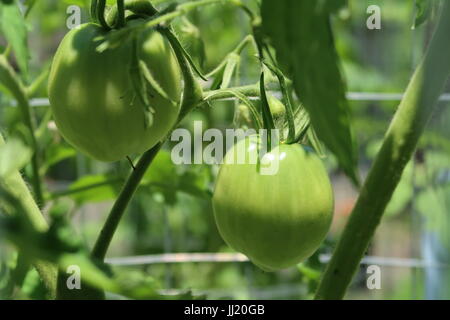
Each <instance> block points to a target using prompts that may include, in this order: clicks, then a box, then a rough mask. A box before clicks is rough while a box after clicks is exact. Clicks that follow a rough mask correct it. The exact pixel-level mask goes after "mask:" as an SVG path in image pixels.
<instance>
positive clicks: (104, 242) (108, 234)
mask: <svg viewBox="0 0 450 320" xmlns="http://www.w3.org/2000/svg"><path fill="white" fill-rule="evenodd" d="M162 145H163V142H160V143H158V144H157V145H156V146H154V147H153V148H152V149H150V150H148V151H147V152H145V153H144V154H143V155H142V157H141V159H140V160H139V162H138V163H137V165H136V167H135V169H134V170H133V171H132V173H131V175H130V176H129V178H128V180H127V182H126V183H125V185H124V186H123V188H122V190H121V192H120V194H119V196H118V198H117V200H116V202H115V203H114V205H113V207H112V209H111V212H110V213H109V215H108V218H107V219H106V222H105V225H104V226H103V228H102V230H101V232H100V235H99V237H98V239H97V241H96V243H95V245H94V248H93V250H92V253H91V256H92V257H94V258H97V259H99V260H100V261H103V260H104V259H105V256H106V252H107V251H108V248H109V245H110V243H111V240H112V238H113V236H114V233H115V231H116V229H117V227H118V225H119V222H120V220H121V219H122V216H123V214H124V212H125V209H126V208H127V206H128V203H129V202H130V200H131V198H132V197H133V194H134V192H135V191H136V189H137V188H138V186H139V183H140V182H141V180H142V177H143V176H144V174H145V171H147V168H148V167H149V166H150V164H151V163H152V161H153V159H155V157H156V155H157V154H158V152H159V150H160V149H161V147H162Z"/></svg>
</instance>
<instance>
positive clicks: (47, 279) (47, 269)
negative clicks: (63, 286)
mask: <svg viewBox="0 0 450 320" xmlns="http://www.w3.org/2000/svg"><path fill="white" fill-rule="evenodd" d="M2 144H4V140H3V137H2V135H1V134H0V145H2ZM1 183H2V185H3V186H4V188H6V189H7V190H9V192H11V194H13V195H15V196H16V197H17V199H20V202H21V205H22V207H23V208H24V209H25V210H24V212H23V214H25V216H26V218H27V219H28V220H29V221H30V222H31V224H32V225H33V226H34V227H35V228H36V230H38V231H46V230H47V229H48V224H47V221H45V219H44V217H43V215H42V213H41V211H40V210H39V208H38V206H37V205H36V202H35V201H34V199H33V196H32V195H31V192H30V190H28V187H27V185H26V183H25V181H24V180H23V178H22V176H21V175H20V173H19V172H18V171H17V172H14V173H12V174H10V175H9V176H8V177H7V178H6V179H4V180H2V181H1ZM0 206H1V203H0ZM32 263H33V265H34V267H35V268H36V270H37V271H38V273H39V275H40V276H41V278H42V280H43V281H44V284H45V286H46V287H47V289H48V290H49V291H50V293H51V295H52V296H54V294H55V291H56V267H55V266H53V265H52V264H50V263H48V262H45V261H33V262H32Z"/></svg>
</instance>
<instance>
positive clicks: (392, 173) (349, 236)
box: [316, 1, 450, 299]
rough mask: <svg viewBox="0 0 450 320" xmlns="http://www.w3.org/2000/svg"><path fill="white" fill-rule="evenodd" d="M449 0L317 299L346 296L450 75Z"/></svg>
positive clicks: (327, 271)
mask: <svg viewBox="0 0 450 320" xmlns="http://www.w3.org/2000/svg"><path fill="white" fill-rule="evenodd" d="M449 34H450V1H445V2H444V5H443V11H442V15H441V18H440V20H439V23H438V26H437V29H436V32H435V34H434V36H433V38H432V40H431V43H430V46H429V48H428V51H427V53H426V54H425V56H424V58H423V60H422V62H421V63H420V65H419V66H418V68H417V69H416V71H415V73H414V75H413V77H412V79H411V81H410V83H409V86H408V88H407V90H406V93H405V96H404V98H403V100H402V101H401V103H400V105H399V108H398V110H397V112H396V115H395V117H394V119H393V120H392V123H391V125H390V127H389V129H388V131H387V133H386V136H385V138H384V141H383V145H382V147H381V150H380V151H379V153H378V155H377V157H376V159H375V161H374V163H373V166H372V168H371V170H370V172H369V175H368V177H367V179H366V182H365V184H364V186H363V188H362V190H361V193H360V195H359V198H358V201H357V202H356V205H355V208H354V209H353V212H352V214H351V216H350V218H349V221H348V223H347V225H346V227H345V229H344V232H343V234H342V236H341V238H340V240H339V242H338V244H337V246H336V249H335V250H334V254H333V256H332V259H331V261H330V263H329V264H328V266H327V268H326V270H325V273H324V275H323V278H322V280H321V282H320V284H319V287H318V290H317V293H316V299H342V298H343V297H344V295H345V292H346V290H347V287H348V286H349V284H350V282H351V280H352V278H353V275H354V274H355V272H356V270H357V269H358V266H359V263H360V261H361V259H362V257H363V255H364V253H365V251H366V249H367V247H368V246H369V243H370V241H371V239H372V237H373V235H374V233H375V230H376V228H377V226H378V224H379V223H380V220H381V217H382V215H383V212H384V210H385V208H386V206H387V204H388V202H389V200H390V199H391V196H392V194H393V192H394V190H395V188H396V186H397V184H398V182H399V180H400V178H401V175H402V172H403V169H404V168H405V166H406V164H407V162H408V161H409V160H410V158H411V156H412V154H413V152H414V150H415V148H416V145H417V143H418V140H419V138H420V136H421V134H422V132H423V131H424V129H425V126H426V124H427V122H428V120H429V119H430V117H431V115H432V113H433V110H434V106H435V105H436V104H437V102H438V99H439V96H440V94H441V92H442V91H443V89H444V86H445V84H446V81H447V79H448V77H449V74H450V59H449V57H450V42H449V41H448V35H449Z"/></svg>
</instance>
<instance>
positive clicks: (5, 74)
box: [0, 55, 44, 206]
mask: <svg viewBox="0 0 450 320" xmlns="http://www.w3.org/2000/svg"><path fill="white" fill-rule="evenodd" d="M0 82H1V83H3V85H4V86H5V87H6V88H7V89H8V90H9V91H10V92H11V94H12V95H13V96H14V98H15V99H16V100H17V104H18V106H19V108H20V111H21V113H22V117H23V121H24V123H25V125H26V126H27V127H28V131H29V139H30V143H31V147H32V148H33V157H32V160H31V168H32V172H33V177H32V186H33V192H34V195H35V197H36V202H37V203H38V205H40V206H42V205H43V204H44V203H43V201H44V197H43V194H42V185H41V178H40V174H39V146H38V143H37V140H36V135H35V126H36V125H35V123H34V121H33V117H32V115H31V108H30V104H29V102H28V95H27V89H26V88H25V87H24V86H23V84H22V82H21V81H20V80H19V79H18V77H17V76H16V74H15V72H14V70H13V69H12V68H11V66H10V65H9V63H8V61H7V60H6V58H5V57H4V56H2V55H0Z"/></svg>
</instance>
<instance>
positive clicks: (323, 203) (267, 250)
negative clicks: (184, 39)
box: [213, 136, 333, 271]
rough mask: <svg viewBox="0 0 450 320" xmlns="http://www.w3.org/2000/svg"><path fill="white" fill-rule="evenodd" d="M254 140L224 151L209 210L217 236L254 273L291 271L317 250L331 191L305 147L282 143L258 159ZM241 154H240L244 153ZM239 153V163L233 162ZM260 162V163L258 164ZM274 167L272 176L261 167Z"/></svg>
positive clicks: (319, 164)
mask: <svg viewBox="0 0 450 320" xmlns="http://www.w3.org/2000/svg"><path fill="white" fill-rule="evenodd" d="M258 140H259V139H258V138H257V137H255V136H252V137H248V138H246V139H244V140H242V141H240V142H238V143H237V144H236V145H235V146H234V147H233V148H232V149H231V150H229V151H228V152H227V155H226V156H225V158H224V164H223V165H222V166H221V168H220V172H219V175H218V177H217V181H216V186H215V191H214V196H213V206H214V213H215V218H216V222H217V226H218V229H219V231H220V234H221V235H222V236H223V238H224V240H225V241H226V242H227V243H228V244H229V245H230V246H231V247H232V248H234V249H236V250H237V251H240V252H242V253H244V254H246V255H247V256H248V257H249V258H250V260H251V261H252V262H254V263H255V264H256V265H258V266H259V267H260V268H262V269H264V270H267V271H273V270H277V269H281V268H287V267H290V266H293V265H295V264H297V263H299V262H301V261H303V260H305V259H306V258H308V257H309V256H311V255H312V254H313V253H314V251H316V250H317V248H318V247H319V245H320V244H321V242H322V241H323V239H324V238H325V236H326V234H327V233H328V229H329V227H330V224H331V220H332V214H333V191H332V188H331V184H330V180H329V178H328V174H327V172H326V170H325V168H324V166H323V164H322V161H321V160H320V159H319V157H318V156H317V155H316V154H315V153H314V151H313V150H312V149H311V148H309V147H306V146H301V145H297V144H294V145H287V144H282V145H280V146H277V147H275V148H274V149H272V150H271V151H270V152H269V153H266V154H264V155H263V156H262V159H261V160H260V162H258V161H256V162H253V163H252V162H251V161H250V159H258V158H260V151H259V146H258ZM244 150H245V151H244ZM242 151H244V153H242V155H245V162H244V163H243V164H241V163H236V159H234V158H235V157H236V155H237V154H239V153H240V152H242ZM264 160H266V161H264ZM273 162H277V164H276V165H277V167H278V170H277V172H276V173H275V174H266V175H264V174H262V173H261V172H260V167H261V166H271V165H272V164H273Z"/></svg>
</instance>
